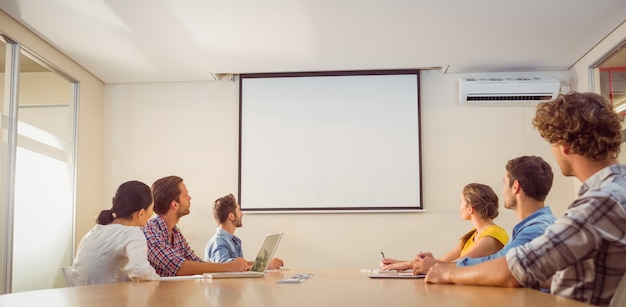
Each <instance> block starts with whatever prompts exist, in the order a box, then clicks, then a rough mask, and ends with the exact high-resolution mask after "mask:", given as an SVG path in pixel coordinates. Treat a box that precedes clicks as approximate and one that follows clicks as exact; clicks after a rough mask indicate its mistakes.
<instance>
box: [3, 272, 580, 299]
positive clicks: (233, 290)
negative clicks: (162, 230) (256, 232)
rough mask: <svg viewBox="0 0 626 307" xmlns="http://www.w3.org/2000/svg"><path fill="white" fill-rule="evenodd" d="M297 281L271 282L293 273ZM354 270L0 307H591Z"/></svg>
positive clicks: (122, 290)
mask: <svg viewBox="0 0 626 307" xmlns="http://www.w3.org/2000/svg"><path fill="white" fill-rule="evenodd" d="M301 273H312V274H314V276H313V277H312V278H311V279H308V280H306V281H304V282H302V283H294V284H280V283H277V282H276V281H278V280H280V279H283V278H288V277H292V276H294V275H296V274H301ZM367 276H368V273H363V272H361V270H359V269H340V270H286V271H279V272H271V273H267V274H266V275H265V276H264V277H262V278H234V279H196V280H189V279H188V280H168V281H151V282H125V283H115V284H106V285H94V286H81V287H71V288H57V289H48V290H38V291H28V292H19V293H12V294H5V295H0V306H2V307H9V306H28V307H30V306H77V307H83V306H84V307H87V306H88V307H100V306H102V307H105V306H106V307H110V306H133V307H143V306H145V307H160V306H163V307H165V306H167V307H183V306H194V307H199V306H203V307H204V306H437V307H447V306H467V307H469V306H480V307H488V306H498V307H501V306H513V307H515V306H519V307H522V306H532V307H543V306H568V307H577V306H591V305H587V304H583V303H580V302H576V301H572V300H569V299H565V298H562V297H557V296H553V295H550V294H546V293H542V292H540V291H536V290H531V289H509V288H496V287H475V286H458V285H433V284H426V283H424V280H423V279H370V278H368V277H367Z"/></svg>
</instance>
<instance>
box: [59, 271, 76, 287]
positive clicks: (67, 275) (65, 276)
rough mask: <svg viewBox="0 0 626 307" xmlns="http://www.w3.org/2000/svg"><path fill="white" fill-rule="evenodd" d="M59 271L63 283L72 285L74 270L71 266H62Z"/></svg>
mask: <svg viewBox="0 0 626 307" xmlns="http://www.w3.org/2000/svg"><path fill="white" fill-rule="evenodd" d="M61 272H62V273H63V279H65V284H66V285H67V286H68V287H73V286H74V272H73V269H72V267H71V266H64V267H62V268H61Z"/></svg>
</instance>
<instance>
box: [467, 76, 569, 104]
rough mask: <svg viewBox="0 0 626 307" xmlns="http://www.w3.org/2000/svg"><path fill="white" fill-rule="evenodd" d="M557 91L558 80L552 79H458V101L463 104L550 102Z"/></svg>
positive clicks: (558, 86) (558, 87)
mask: <svg viewBox="0 0 626 307" xmlns="http://www.w3.org/2000/svg"><path fill="white" fill-rule="evenodd" d="M559 89H560V82H559V80H558V79H555V78H552V77H517V78H505V77H489V78H461V79H459V99H460V100H461V102H465V103H477V102H542V101H550V100H553V99H555V98H556V96H557V95H558V93H559Z"/></svg>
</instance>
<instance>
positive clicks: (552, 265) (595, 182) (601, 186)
mask: <svg viewBox="0 0 626 307" xmlns="http://www.w3.org/2000/svg"><path fill="white" fill-rule="evenodd" d="M625 231H626V165H619V164H613V165H611V166H608V167H606V168H604V169H602V170H600V171H598V172H597V173H595V174H594V175H593V176H591V177H589V179H587V180H586V181H585V182H584V184H583V185H582V187H581V188H580V191H579V193H578V198H577V199H576V200H575V201H574V202H573V203H572V204H571V205H570V206H569V207H568V209H567V212H566V213H565V215H564V216H563V217H561V218H559V219H558V220H557V221H556V222H555V223H554V225H552V226H550V227H548V229H546V233H545V234H544V235H542V236H540V237H538V238H536V239H535V240H533V241H531V242H530V243H528V244H526V245H523V246H520V247H518V248H516V249H513V250H511V251H509V252H508V253H507V255H506V258H507V263H508V265H509V269H510V270H511V272H512V273H513V276H514V277H515V279H516V280H517V281H518V282H519V283H520V284H521V285H522V286H525V287H534V288H538V286H539V282H542V281H545V280H548V279H549V278H550V277H551V276H552V275H554V276H553V279H552V284H551V288H550V292H551V293H552V294H555V295H560V296H565V297H568V298H571V299H574V300H578V301H582V302H586V303H590V304H594V305H601V306H606V305H608V304H609V302H610V301H611V298H612V297H613V294H614V293H615V289H616V288H617V285H618V283H619V281H620V279H621V277H622V275H624V272H625V271H626V261H625V260H624V259H626V235H625Z"/></svg>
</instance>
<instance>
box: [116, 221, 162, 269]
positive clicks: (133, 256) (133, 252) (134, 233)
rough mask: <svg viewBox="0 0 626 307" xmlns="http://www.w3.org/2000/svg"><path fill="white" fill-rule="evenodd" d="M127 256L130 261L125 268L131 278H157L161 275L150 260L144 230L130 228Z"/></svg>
mask: <svg viewBox="0 0 626 307" xmlns="http://www.w3.org/2000/svg"><path fill="white" fill-rule="evenodd" d="M127 240H128V241H127V244H126V257H127V258H128V263H127V264H126V266H125V267H124V270H125V271H126V273H127V274H128V278H130V280H137V281H142V280H156V279H159V275H158V274H157V273H156V272H155V271H154V268H153V267H152V265H150V262H148V245H147V243H146V237H145V236H144V234H143V232H142V231H141V230H140V229H139V228H136V227H132V228H130V231H129V232H128V234H127Z"/></svg>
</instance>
